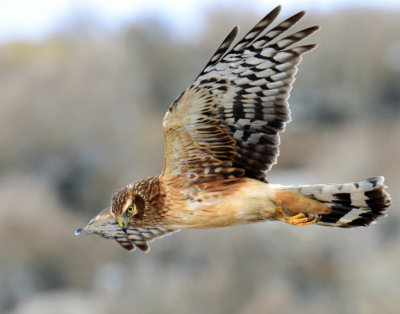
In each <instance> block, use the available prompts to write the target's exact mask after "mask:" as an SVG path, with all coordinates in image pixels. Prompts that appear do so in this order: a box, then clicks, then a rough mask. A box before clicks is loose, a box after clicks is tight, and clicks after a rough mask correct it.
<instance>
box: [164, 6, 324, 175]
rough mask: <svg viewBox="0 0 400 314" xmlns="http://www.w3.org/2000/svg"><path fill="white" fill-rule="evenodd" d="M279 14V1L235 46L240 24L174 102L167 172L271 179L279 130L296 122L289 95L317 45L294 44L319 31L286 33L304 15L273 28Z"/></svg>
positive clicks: (167, 120)
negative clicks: (301, 66)
mask: <svg viewBox="0 0 400 314" xmlns="http://www.w3.org/2000/svg"><path fill="white" fill-rule="evenodd" d="M279 12H280V6H278V7H276V8H275V9H274V10H272V11H271V12H270V13H269V14H268V15H267V16H265V17H264V18H263V19H262V20H261V21H260V22H259V23H258V24H257V25H256V26H254V27H253V28H252V29H251V30H250V31H249V32H248V33H247V34H246V35H245V36H244V38H243V39H242V40H240V41H239V42H238V43H237V44H236V45H235V46H233V48H231V46H232V43H233V41H234V39H235V37H236V35H237V27H235V28H234V29H233V30H232V31H231V33H230V34H229V35H228V36H227V37H226V39H225V40H224V41H223V43H222V44H221V46H220V47H219V48H218V50H217V51H216V53H215V54H214V55H213V57H212V58H211V59H210V61H209V62H208V64H207V65H206V67H205V68H204V70H203V71H202V72H201V73H200V75H199V76H198V78H197V79H196V80H195V81H194V82H193V84H192V85H191V86H189V87H188V88H187V89H186V90H185V91H184V92H183V93H182V94H181V95H180V96H179V97H178V98H177V100H176V101H175V102H174V103H173V104H172V106H171V107H170V109H169V111H168V112H167V114H166V116H165V117H164V123H163V125H164V132H165V138H166V152H165V161H164V170H163V175H174V176H176V175H183V174H188V175H189V176H192V177H198V176H199V175H201V176H210V175H216V174H219V175H221V174H222V175H225V176H228V177H230V176H233V177H239V176H243V175H245V176H247V177H250V178H255V179H259V180H265V173H266V172H267V171H268V170H269V169H270V168H271V167H272V165H273V164H275V163H276V159H277V156H278V154H279V149H278V145H279V142H280V139H279V133H280V132H282V131H283V130H284V128H285V124H286V123H287V122H289V121H290V111H289V108H288V103H287V99H288V97H289V91H290V89H291V85H292V83H293V80H294V75H295V73H296V70H297V69H296V66H297V65H298V64H299V63H300V61H301V55H302V54H304V53H306V52H308V51H310V50H311V49H313V48H314V47H315V45H303V46H294V47H293V45H294V44H296V43H298V42H299V41H300V40H302V39H304V38H305V37H307V36H309V35H310V34H312V33H313V32H314V31H316V30H317V29H318V28H319V27H318V26H313V27H309V28H306V29H303V30H301V31H299V32H296V33H294V34H291V35H289V36H286V37H281V35H282V34H283V33H284V32H285V31H287V30H288V29H289V28H290V27H292V26H293V25H294V24H295V23H296V22H298V21H299V20H300V19H301V18H302V17H303V16H304V14H305V12H304V11H302V12H299V13H297V14H295V15H293V16H292V17H290V18H288V19H286V20H285V21H283V22H282V23H280V24H278V25H277V26H275V27H273V28H272V29H270V30H266V29H267V27H268V26H269V25H270V24H271V23H272V22H273V21H274V20H275V18H276V17H277V16H278V14H279Z"/></svg>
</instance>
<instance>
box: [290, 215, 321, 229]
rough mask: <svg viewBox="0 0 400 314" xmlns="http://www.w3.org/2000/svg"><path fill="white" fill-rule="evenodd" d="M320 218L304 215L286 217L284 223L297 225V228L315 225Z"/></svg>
mask: <svg viewBox="0 0 400 314" xmlns="http://www.w3.org/2000/svg"><path fill="white" fill-rule="evenodd" d="M317 220H318V216H317V215H311V216H309V215H305V214H303V213H300V214H297V215H294V216H291V217H287V216H284V218H283V221H284V222H287V223H288V224H291V225H295V226H306V225H313V224H315V223H316V222H317Z"/></svg>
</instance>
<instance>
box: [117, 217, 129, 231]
mask: <svg viewBox="0 0 400 314" xmlns="http://www.w3.org/2000/svg"><path fill="white" fill-rule="evenodd" d="M118 224H119V226H120V227H121V229H122V231H123V232H125V233H128V232H127V231H126V230H127V228H128V225H129V219H126V218H125V217H121V218H119V219H118Z"/></svg>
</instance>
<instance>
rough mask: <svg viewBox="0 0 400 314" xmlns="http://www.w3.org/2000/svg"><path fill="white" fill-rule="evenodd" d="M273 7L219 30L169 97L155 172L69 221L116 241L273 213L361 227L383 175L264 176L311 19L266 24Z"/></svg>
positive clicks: (143, 241) (386, 199)
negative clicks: (243, 25)
mask: <svg viewBox="0 0 400 314" xmlns="http://www.w3.org/2000/svg"><path fill="white" fill-rule="evenodd" d="M280 10H281V7H280V6H278V7H276V8H275V9H273V10H272V11H271V12H270V13H268V14H267V15H266V16H265V17H264V18H263V19H262V20H261V21H260V22H259V23H258V24H257V25H255V26H254V27H253V28H252V29H251V30H250V31H249V32H248V33H247V34H246V35H245V36H244V37H243V38H242V39H241V40H240V41H238V42H237V43H236V44H233V42H234V40H235V38H236V35H237V33H238V28H237V27H235V28H234V29H233V30H232V31H231V32H230V33H229V35H228V36H227V37H226V38H225V40H224V41H223V42H222V44H221V45H220V46H219V48H218V49H217V51H216V52H215V53H214V55H213V56H212V57H211V59H210V61H209V62H208V63H207V65H206V66H205V68H204V69H203V71H202V72H201V73H200V74H199V76H198V77H197V78H196V79H195V81H194V82H193V83H192V84H191V85H190V86H189V87H188V88H187V89H186V90H185V91H184V92H183V93H182V94H181V95H180V96H179V97H178V98H177V99H176V100H175V101H174V102H173V103H172V105H171V106H170V108H169V110H168V112H167V113H166V115H165V117H164V120H163V126H164V135H165V159H164V168H163V171H162V173H161V175H159V176H156V177H151V178H149V179H145V180H142V181H139V182H137V183H134V184H129V185H128V186H126V187H124V188H123V189H121V190H120V191H118V192H116V193H115V194H114V196H113V197H112V200H111V207H110V208H107V209H104V210H102V211H101V212H100V213H99V214H97V215H96V216H95V217H94V218H93V219H92V220H90V222H89V223H88V225H87V226H86V227H84V228H82V229H78V230H76V234H80V233H81V232H86V233H95V234H99V235H101V236H102V237H104V238H107V239H115V240H116V241H117V242H118V243H119V244H120V245H121V246H122V247H123V248H125V249H127V250H134V249H135V247H138V248H139V249H141V250H143V251H148V250H149V245H148V242H149V241H150V240H153V239H154V238H158V237H161V236H164V235H166V234H170V233H172V232H174V231H177V230H182V229H193V228H214V227H225V226H234V225H244V224H249V223H254V222H259V221H265V220H270V221H282V222H286V223H289V224H291V225H297V226H304V225H312V224H317V225H323V226H333V227H343V228H352V227H358V226H368V225H370V224H371V223H372V222H374V221H375V220H376V219H377V218H378V217H380V216H382V215H383V212H384V211H385V210H386V208H387V207H388V206H389V205H390V204H391V200H390V196H389V195H388V194H387V193H386V192H385V186H384V185H383V181H384V178H383V177H374V178H370V179H367V180H362V181H358V182H352V183H345V184H318V185H301V186H282V185H275V184H269V183H268V181H267V179H266V174H267V172H268V171H269V170H270V169H271V167H272V166H273V165H274V164H275V163H276V160H277V156H278V154H279V142H280V138H279V135H280V133H281V132H282V131H283V130H284V128H285V125H286V123H288V122H289V121H290V110H289V107H288V102H287V101H288V98H289V92H290V90H291V88H292V83H293V81H294V75H295V73H296V71H297V65H298V64H299V63H300V61H301V58H302V55H303V54H304V53H306V52H308V51H310V50H312V49H313V48H314V47H315V46H316V45H313V44H307V45H301V44H299V42H300V41H301V40H302V39H304V38H306V37H307V36H309V35H311V34H312V33H314V32H315V31H316V30H318V28H319V27H318V26H312V27H308V28H305V29H303V30H300V31H298V32H295V33H289V34H285V33H286V32H287V31H288V30H289V29H290V28H291V27H292V26H293V25H294V24H296V23H297V22H298V21H299V20H300V19H301V18H302V17H303V16H304V14H305V12H304V11H301V12H299V13H297V14H295V15H293V16H291V17H289V18H288V19H286V20H284V21H283V22H281V23H279V24H277V25H276V26H274V27H270V25H271V23H272V22H273V21H274V20H275V19H276V17H277V16H278V14H279V12H280Z"/></svg>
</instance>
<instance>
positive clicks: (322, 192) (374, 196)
mask: <svg viewBox="0 0 400 314" xmlns="http://www.w3.org/2000/svg"><path fill="white" fill-rule="evenodd" d="M383 182H384V177H373V178H370V179H366V180H362V181H357V182H352V183H345V184H319V185H302V186H285V187H284V186H280V187H279V189H281V190H286V191H290V192H295V193H300V194H303V195H305V196H307V197H309V198H311V199H313V200H317V201H319V202H321V203H324V204H326V205H328V206H329V207H330V208H331V209H332V212H331V213H329V214H318V219H317V222H316V224H318V225H324V226H332V227H341V228H352V227H359V226H369V225H370V224H371V223H374V222H375V220H376V219H377V218H379V217H380V216H384V211H385V210H386V209H387V208H388V207H389V206H390V204H391V199H390V195H389V194H388V193H387V192H386V191H385V188H386V187H385V186H384V185H383Z"/></svg>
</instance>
